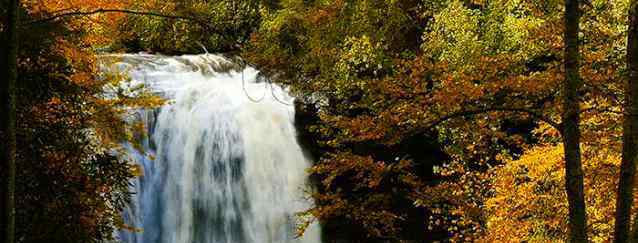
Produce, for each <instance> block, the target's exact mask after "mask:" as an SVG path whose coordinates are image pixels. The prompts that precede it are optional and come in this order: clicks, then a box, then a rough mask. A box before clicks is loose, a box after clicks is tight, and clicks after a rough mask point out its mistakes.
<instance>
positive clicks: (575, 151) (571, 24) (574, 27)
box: [562, 0, 587, 242]
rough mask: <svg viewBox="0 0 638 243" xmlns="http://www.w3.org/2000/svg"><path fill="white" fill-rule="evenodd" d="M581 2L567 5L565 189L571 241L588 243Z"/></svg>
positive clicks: (564, 94)
mask: <svg viewBox="0 0 638 243" xmlns="http://www.w3.org/2000/svg"><path fill="white" fill-rule="evenodd" d="M579 2H580V1H579V0H566V1H565V36H564V41H565V56H564V62H565V64H564V65H565V82H564V83H563V89H562V90H563V94H562V95H563V96H562V98H563V122H562V125H563V128H562V136H563V143H564V150H565V177H566V179H565V188H566V191H567V200H568V202H569V226H570V227H569V229H570V231H569V240H570V242H587V230H586V229H587V223H586V222H587V213H586V211H585V195H584V193H585V192H584V185H583V169H582V162H581V152H580V128H579V127H578V126H579V116H580V102H579V95H578V92H579V90H580V88H581V87H582V81H581V80H580V74H579V55H580V54H579V53H578V52H579V47H578V45H579V44H578V33H579V21H580V4H579Z"/></svg>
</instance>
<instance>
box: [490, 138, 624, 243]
mask: <svg viewBox="0 0 638 243" xmlns="http://www.w3.org/2000/svg"><path fill="white" fill-rule="evenodd" d="M582 149H583V163H584V164H583V165H584V172H585V188H586V190H585V199H586V203H587V214H588V217H589V221H588V223H589V227H588V233H589V236H590V239H591V241H593V242H607V241H609V240H611V239H610V237H611V235H612V231H613V224H614V219H613V215H614V210H615V209H614V208H615V204H614V202H615V188H616V184H617V181H616V178H617V175H618V171H619V166H620V154H618V153H610V152H609V150H606V149H600V148H598V147H594V146H583V148H582ZM563 158H564V156H563V147H562V145H554V144H546V145H543V146H537V147H534V148H533V149H531V150H529V151H527V153H526V154H525V155H523V156H522V157H521V158H520V159H517V160H510V161H507V162H506V164H505V165H504V166H502V167H498V168H497V169H496V173H495V175H496V176H495V177H494V178H493V183H494V184H493V186H494V191H495V195H494V197H492V198H490V199H488V200H487V201H486V203H485V209H486V210H487V214H488V217H487V224H486V225H487V226H486V227H487V229H486V234H485V236H484V237H483V238H482V239H481V241H482V242H495V241H498V242H521V241H526V242H564V241H565V237H566V235H567V229H568V226H567V211H568V208H567V198H566V194H565V191H564V184H565V180H564V177H565V172H564V160H563Z"/></svg>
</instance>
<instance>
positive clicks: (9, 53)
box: [2, 0, 20, 243]
mask: <svg viewBox="0 0 638 243" xmlns="http://www.w3.org/2000/svg"><path fill="white" fill-rule="evenodd" d="M19 6H20V1H19V0H9V1H8V6H7V8H6V9H7V23H6V25H4V26H5V27H6V31H5V35H4V36H6V39H5V40H3V42H4V43H5V45H6V46H5V47H4V48H3V49H4V50H3V54H4V55H3V56H2V58H3V63H4V64H5V65H6V67H4V68H6V71H4V72H3V73H4V74H6V81H5V82H6V83H4V84H3V87H2V88H3V90H6V91H5V94H4V97H3V98H5V100H3V109H2V110H3V112H2V113H3V115H2V118H3V121H2V124H3V125H4V127H3V140H4V141H5V144H6V148H5V149H3V152H4V154H3V155H2V158H3V162H4V163H3V167H4V168H6V172H5V173H4V175H5V178H6V181H5V186H6V188H4V190H3V191H4V193H5V195H4V197H3V200H4V204H3V205H4V206H5V208H3V212H4V213H5V215H3V218H5V220H3V222H4V223H5V225H4V226H3V227H4V236H5V238H4V239H3V240H4V242H5V243H14V242H15V239H16V238H15V230H16V229H15V225H16V224H15V221H16V200H15V197H16V193H15V188H16V129H15V128H16V84H17V80H18V25H19V24H20V20H19V17H18V8H19Z"/></svg>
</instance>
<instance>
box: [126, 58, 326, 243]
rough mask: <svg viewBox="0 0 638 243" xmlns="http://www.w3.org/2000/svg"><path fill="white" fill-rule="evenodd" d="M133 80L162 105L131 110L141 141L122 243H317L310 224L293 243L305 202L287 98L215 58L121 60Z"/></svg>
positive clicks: (302, 166) (251, 72)
mask: <svg viewBox="0 0 638 243" xmlns="http://www.w3.org/2000/svg"><path fill="white" fill-rule="evenodd" d="M117 58H120V60H119V61H118V62H117V64H116V65H114V66H115V67H116V68H117V69H118V70H119V71H124V72H126V73H127V74H128V76H129V77H130V78H131V80H132V81H131V83H133V84H136V83H137V84H140V83H142V84H144V85H145V86H146V87H148V88H149V89H151V90H152V91H153V92H155V93H157V94H160V95H161V96H163V97H165V98H166V99H167V100H168V104H166V105H164V106H163V107H161V108H159V109H156V110H146V111H139V112H137V113H136V114H137V115H136V118H135V119H138V120H139V121H142V122H144V123H145V124H146V126H147V128H148V131H149V134H148V135H149V136H148V138H147V139H145V140H144V141H143V147H144V153H140V152H138V151H137V150H134V149H132V148H131V149H129V150H130V151H129V156H132V157H133V159H134V160H135V161H138V163H140V165H141V166H142V168H143V176H141V177H139V178H138V179H136V180H135V181H134V182H133V189H132V190H133V192H134V193H135V194H134V195H133V202H132V203H131V205H130V207H129V209H127V210H126V211H125V212H124V216H125V220H126V222H127V224H130V225H132V226H135V227H138V228H140V229H141V230H142V231H141V232H137V233H134V232H128V231H121V232H119V234H118V238H120V239H121V240H122V241H123V242H127V243H157V242H162V243H284V242H300V243H319V242H320V241H321V240H320V233H319V226H318V225H314V224H313V225H311V226H310V228H309V229H308V230H307V231H306V233H305V235H304V236H303V237H302V238H299V239H296V238H295V222H296V218H295V217H296V216H295V213H297V212H300V211H303V210H305V209H308V208H309V207H311V206H312V202H311V201H310V200H309V199H308V198H307V195H306V194H305V192H304V190H308V185H307V184H308V183H307V178H306V177H307V174H306V171H305V170H306V169H307V168H308V167H309V166H310V163H309V161H308V160H307V159H306V158H305V156H304V154H303V152H302V149H301V147H300V146H299V144H298V143H297V141H296V134H295V133H296V132H295V128H294V124H293V122H294V119H293V118H294V112H295V111H294V108H293V107H292V106H291V105H290V103H292V98H291V97H290V96H288V95H287V93H286V92H285V90H283V89H282V88H281V87H279V86H276V85H268V84H267V83H264V82H258V81H257V80H258V72H257V71H256V70H255V69H253V68H245V69H243V70H240V69H238V68H237V65H234V64H233V62H231V61H229V60H228V59H226V58H223V57H221V56H217V55H210V54H206V55H185V56H179V57H166V56H156V55H144V54H139V55H119V56H117Z"/></svg>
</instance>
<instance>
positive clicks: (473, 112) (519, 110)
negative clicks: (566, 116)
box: [426, 107, 562, 131]
mask: <svg viewBox="0 0 638 243" xmlns="http://www.w3.org/2000/svg"><path fill="white" fill-rule="evenodd" d="M498 111H501V112H514V113H524V114H528V115H530V116H532V117H533V118H535V119H538V120H539V121H542V122H545V123H547V124H549V125H550V126H552V127H554V128H555V129H557V130H558V131H562V125H561V124H560V123H558V122H556V121H554V120H552V119H550V118H549V117H546V116H544V115H543V114H541V113H539V112H537V111H534V110H530V109H527V108H516V107H488V108H482V109H475V110H463V111H458V112H454V113H452V114H448V115H445V116H443V117H441V118H439V119H437V120H435V121H434V122H432V123H430V125H428V126H427V127H426V130H430V129H432V128H434V127H436V126H438V125H440V124H441V123H443V122H445V121H448V120H450V119H454V118H460V117H467V116H474V115H479V114H483V113H488V112H498Z"/></svg>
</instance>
